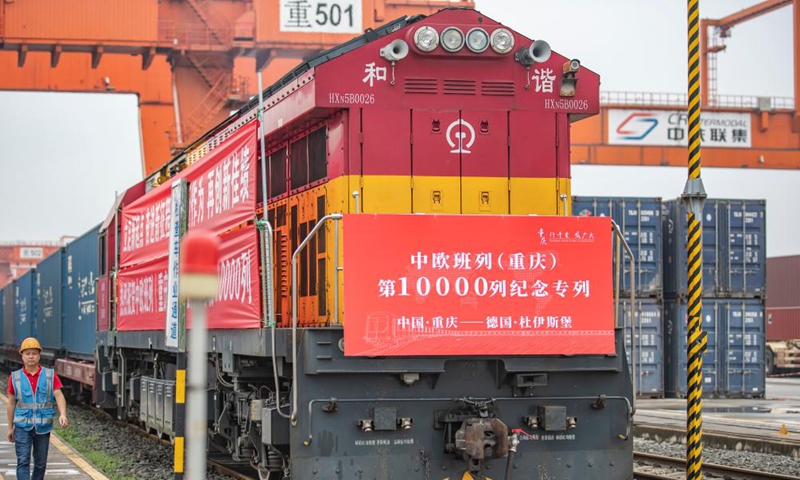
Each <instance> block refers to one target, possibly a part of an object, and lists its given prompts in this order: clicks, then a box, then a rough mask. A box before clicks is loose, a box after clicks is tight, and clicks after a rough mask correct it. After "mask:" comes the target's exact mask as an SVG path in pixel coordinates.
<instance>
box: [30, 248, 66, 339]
mask: <svg viewBox="0 0 800 480" xmlns="http://www.w3.org/2000/svg"><path fill="white" fill-rule="evenodd" d="M61 257H62V254H61V250H59V251H57V252H56V253H54V254H52V255H50V256H49V257H47V258H46V259H44V260H43V261H42V262H40V263H39V265H37V268H36V277H37V289H36V300H37V305H38V306H39V308H38V314H37V315H36V331H37V332H38V339H39V342H40V343H41V344H42V346H43V347H44V348H46V349H52V350H60V349H61V348H62V347H63V339H62V325H61V261H62V260H61Z"/></svg>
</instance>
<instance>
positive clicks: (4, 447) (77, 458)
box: [0, 394, 108, 480]
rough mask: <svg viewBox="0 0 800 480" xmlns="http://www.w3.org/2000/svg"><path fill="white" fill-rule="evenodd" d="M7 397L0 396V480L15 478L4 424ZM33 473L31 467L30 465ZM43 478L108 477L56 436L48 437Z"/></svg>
mask: <svg viewBox="0 0 800 480" xmlns="http://www.w3.org/2000/svg"><path fill="white" fill-rule="evenodd" d="M6 401H7V395H5V394H0V404H2V410H0V411H2V412H3V413H2V421H0V480H4V479H7V478H16V477H17V455H16V453H15V452H14V444H13V443H9V442H8V439H7V438H8V424H7V423H6V415H5V411H6V410H5V409H6ZM31 471H33V465H31ZM44 476H45V478H59V479H64V480H89V479H93V480H108V477H106V476H105V475H103V474H102V473H100V472H99V471H97V470H96V469H95V468H94V467H93V466H92V465H90V464H89V462H87V461H86V459H84V458H83V457H82V456H81V455H80V454H79V453H78V452H76V451H75V450H74V449H73V448H72V447H70V446H69V445H67V444H66V443H64V441H63V440H61V439H60V438H59V437H58V436H57V435H55V434H51V435H50V449H49V450H48V451H47V471H45V474H44Z"/></svg>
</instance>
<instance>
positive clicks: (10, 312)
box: [3, 280, 16, 345]
mask: <svg viewBox="0 0 800 480" xmlns="http://www.w3.org/2000/svg"><path fill="white" fill-rule="evenodd" d="M15 288H16V280H15V281H13V282H11V283H9V284H8V285H6V286H5V287H4V288H3V345H14V298H15V296H14V289H15Z"/></svg>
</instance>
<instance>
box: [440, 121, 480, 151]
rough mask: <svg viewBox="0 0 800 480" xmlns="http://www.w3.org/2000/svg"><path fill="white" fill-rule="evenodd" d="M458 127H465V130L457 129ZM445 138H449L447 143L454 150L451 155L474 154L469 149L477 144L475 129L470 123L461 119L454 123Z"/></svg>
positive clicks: (448, 128)
mask: <svg viewBox="0 0 800 480" xmlns="http://www.w3.org/2000/svg"><path fill="white" fill-rule="evenodd" d="M458 125H463V127H464V128H462V129H457V128H456V127H457V126H458ZM445 137H447V143H449V144H450V147H451V148H452V150H450V153H472V152H470V151H469V150H467V149H468V148H470V147H471V146H472V144H473V143H475V129H474V128H472V125H470V124H469V122H467V121H465V120H462V119H460V118H459V119H458V120H456V121H454V122H453V123H451V124H450V126H449V127H447V133H446V134H445Z"/></svg>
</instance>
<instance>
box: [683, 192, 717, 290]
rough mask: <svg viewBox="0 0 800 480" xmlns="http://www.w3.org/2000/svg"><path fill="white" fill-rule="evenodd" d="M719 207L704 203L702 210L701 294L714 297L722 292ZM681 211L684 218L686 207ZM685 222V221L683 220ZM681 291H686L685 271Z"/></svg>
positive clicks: (715, 203) (714, 203)
mask: <svg viewBox="0 0 800 480" xmlns="http://www.w3.org/2000/svg"><path fill="white" fill-rule="evenodd" d="M719 207H720V205H719V203H718V202H713V201H711V202H706V204H705V206H704V208H703V293H704V294H707V295H715V294H717V293H719V292H720V291H721V290H722V282H721V275H722V274H723V268H722V255H723V254H724V252H723V245H722V244H721V243H720V239H721V238H722V236H721V228H722V222H721V218H720V216H721V215H724V212H720V209H719ZM681 210H682V211H683V212H684V218H686V216H685V213H686V207H685V206H683V207H682V208H681ZM684 221H685V220H684ZM685 245H686V244H685V243H684V249H683V250H684V257H686V247H685ZM684 265H686V262H684ZM683 273H684V275H683V281H682V284H683V285H684V288H683V290H684V291H686V289H687V287H686V270H685V269H684V271H683Z"/></svg>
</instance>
